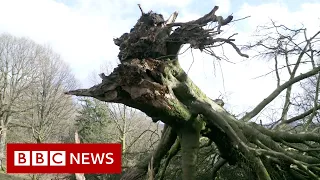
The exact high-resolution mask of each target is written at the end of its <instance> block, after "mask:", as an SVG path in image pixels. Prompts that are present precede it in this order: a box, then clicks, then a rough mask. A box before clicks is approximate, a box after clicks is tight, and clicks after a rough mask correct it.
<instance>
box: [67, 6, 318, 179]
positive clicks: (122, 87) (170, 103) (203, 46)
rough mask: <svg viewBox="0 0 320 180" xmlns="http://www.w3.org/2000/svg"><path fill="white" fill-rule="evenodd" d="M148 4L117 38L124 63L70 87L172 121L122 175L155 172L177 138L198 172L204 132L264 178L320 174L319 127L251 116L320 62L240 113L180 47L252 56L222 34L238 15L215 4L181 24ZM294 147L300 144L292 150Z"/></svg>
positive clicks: (191, 169)
mask: <svg viewBox="0 0 320 180" xmlns="http://www.w3.org/2000/svg"><path fill="white" fill-rule="evenodd" d="M139 7H140V6H139ZM140 10H141V12H142V15H141V17H140V19H139V20H138V21H137V23H136V24H135V26H134V27H133V28H132V29H131V30H130V33H124V34H123V35H122V36H121V37H120V38H117V39H114V43H115V44H116V45H117V46H119V48H120V52H119V55H118V58H119V60H120V64H119V65H118V67H117V68H115V69H114V70H113V72H112V73H111V74H110V75H108V76H106V75H104V74H101V75H100V77H101V78H102V82H101V83H100V84H98V85H96V86H93V87H91V88H89V89H78V90H73V91H70V92H67V94H70V95H76V96H87V97H93V98H96V99H99V100H101V101H105V102H114V103H122V104H125V105H127V106H130V107H133V108H136V109H139V110H141V111H143V112H144V113H146V114H147V115H148V116H150V117H151V118H152V120H153V121H154V122H157V121H159V120H160V121H162V122H163V123H165V124H166V127H165V129H164V131H163V134H162V138H161V141H160V143H159V145H158V148H157V149H156V150H155V152H154V153H153V154H150V155H149V156H148V157H146V158H145V159H144V160H143V161H141V162H140V163H139V164H138V165H137V166H136V167H134V168H132V169H129V170H127V171H126V172H124V174H123V176H122V179H126V180H128V179H142V178H143V177H144V176H146V174H147V172H148V171H149V172H150V171H152V172H151V173H148V174H149V175H150V174H151V175H152V176H155V174H157V173H158V172H159V166H160V161H161V159H163V158H164V157H165V155H166V154H167V153H168V152H169V154H170V153H171V152H172V148H176V143H179V144H180V147H181V154H182V170H183V175H182V177H183V179H184V180H189V179H190V180H193V179H196V177H195V168H196V167H195V164H196V159H197V152H198V150H199V138H200V137H201V136H203V137H207V138H209V139H210V140H212V141H213V142H214V143H215V145H216V147H217V148H218V150H219V155H220V156H221V158H222V159H223V160H221V161H225V162H228V163H229V164H230V165H235V164H237V165H239V166H242V165H243V166H249V167H250V169H251V171H252V172H253V173H254V174H255V176H256V179H260V180H270V179H275V177H282V178H284V177H285V178H286V179H319V175H320V169H319V168H320V159H319V158H320V157H319V155H318V154H319V153H318V154H316V153H312V152H315V151H317V152H319V150H320V149H319V147H320V146H319V143H320V136H319V135H318V134H316V133H312V132H309V133H301V134H292V133H289V132H286V131H279V130H270V129H267V128H265V127H263V126H260V125H258V124H255V123H252V122H249V121H250V120H251V119H252V118H254V117H255V116H256V115H257V114H259V112H261V110H262V109H263V108H264V107H265V106H266V105H268V104H269V103H270V102H271V101H273V100H274V99H275V98H276V97H277V96H279V94H280V93H281V92H282V91H284V90H285V89H287V88H288V87H290V86H291V85H293V84H294V83H297V82H299V81H301V80H303V79H305V78H308V77H311V76H314V75H316V74H317V73H318V72H319V71H320V67H314V68H312V69H311V70H310V71H308V72H306V73H303V74H300V75H297V76H295V77H292V78H291V79H290V80H289V81H287V82H285V83H283V84H282V85H279V86H278V87H277V89H275V90H274V91H273V92H272V93H271V94H270V96H268V97H267V98H265V99H264V100H263V101H262V102H261V103H259V104H258V105H257V106H256V107H255V108H254V109H253V110H252V111H250V112H248V113H246V115H245V116H243V117H242V118H241V119H240V120H238V119H236V118H235V117H234V116H232V115H231V114H229V113H228V112H227V111H226V110H225V109H224V108H223V107H222V106H223V103H222V104H221V101H213V100H211V99H210V98H208V97H207V96H206V95H205V94H204V93H203V92H202V91H201V90H200V89H199V88H198V87H197V86H196V85H195V84H194V83H193V82H192V81H191V79H189V77H188V75H187V74H186V73H185V72H184V70H183V69H182V68H181V67H180V65H179V61H178V52H179V50H180V48H181V46H182V45H183V44H190V46H191V48H194V49H199V50H201V51H203V52H206V53H209V54H211V55H213V56H216V55H215V54H214V52H213V51H212V50H211V48H214V47H217V46H221V45H223V44H227V45H230V46H232V47H233V48H234V50H235V51H236V52H237V53H238V54H239V55H240V56H242V57H246V58H248V57H249V56H248V55H246V54H244V53H242V52H241V51H240V49H239V48H238V47H237V45H236V44H235V43H234V41H235V39H234V38H232V37H233V36H231V37H229V38H220V37H219V38H218V37H216V36H217V35H218V34H220V32H221V28H222V27H223V26H225V25H227V24H228V23H230V22H231V21H232V19H233V17H232V16H231V15H230V16H228V17H227V18H223V17H221V16H217V15H216V14H215V13H216V11H217V10H218V6H215V7H214V8H213V9H212V11H211V12H209V13H208V14H206V15H204V16H203V17H201V18H199V19H197V20H194V21H189V22H186V23H176V22H175V19H176V17H177V15H178V13H176V12H175V13H173V14H172V15H171V17H170V18H169V19H168V20H166V21H165V20H164V18H163V16H162V15H161V14H157V13H154V12H152V11H150V12H148V13H145V12H143V10H142V9H141V7H140ZM211 22H217V24H218V25H217V26H216V27H214V28H212V29H205V28H204V26H206V25H207V24H208V23H211ZM173 27H175V29H174V30H173ZM302 53H303V52H302ZM177 141H178V142H177ZM175 142H176V143H175ZM310 142H312V143H311V144H310ZM296 143H299V144H300V145H303V146H305V145H309V146H307V147H305V148H299V147H300V146H294V145H293V144H296ZM318 146H319V147H318ZM286 147H291V148H293V147H296V149H295V150H294V151H292V150H288V148H286ZM221 161H219V162H217V163H220V164H221V165H217V167H218V168H216V169H215V171H217V170H218V169H219V168H220V167H221V166H223V164H224V163H221ZM150 167H151V168H150ZM161 173H162V172H161Z"/></svg>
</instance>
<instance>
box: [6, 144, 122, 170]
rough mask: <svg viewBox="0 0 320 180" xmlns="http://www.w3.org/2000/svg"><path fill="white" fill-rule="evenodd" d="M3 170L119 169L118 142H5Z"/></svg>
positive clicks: (119, 151)
mask: <svg viewBox="0 0 320 180" xmlns="http://www.w3.org/2000/svg"><path fill="white" fill-rule="evenodd" d="M7 173H90V174H94V173H104V174H119V173H121V144H7Z"/></svg>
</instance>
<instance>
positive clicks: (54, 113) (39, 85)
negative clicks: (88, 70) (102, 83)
mask: <svg viewBox="0 0 320 180" xmlns="http://www.w3.org/2000/svg"><path fill="white" fill-rule="evenodd" d="M34 68H35V69H37V74H38V76H37V77H35V82H34V83H33V85H32V86H31V87H30V88H29V90H28V91H27V92H25V93H24V102H25V103H26V104H28V105H29V106H31V107H32V109H30V110H28V111H26V112H23V113H20V114H19V115H18V116H17V118H16V120H15V121H12V122H11V125H10V126H11V127H25V128H27V130H29V131H28V132H29V133H30V137H31V139H32V141H33V142H37V143H41V142H48V141H51V142H52V141H54V142H57V141H58V140H59V136H61V135H63V131H65V130H66V129H67V127H68V126H69V125H71V124H72V121H73V120H74V117H75V103H74V102H73V100H72V98H70V97H67V96H66V95H65V94H64V93H63V92H64V91H65V90H68V89H71V88H74V87H76V80H75V78H74V76H73V75H72V74H71V73H70V68H69V67H68V65H67V64H66V63H64V62H63V61H62V60H61V58H60V56H59V55H58V54H56V53H54V52H53V51H52V49H51V48H50V47H45V46H43V47H42V51H41V54H40V58H39V60H38V61H37V66H35V67H34ZM26 106H27V105H26ZM24 136H25V135H24Z"/></svg>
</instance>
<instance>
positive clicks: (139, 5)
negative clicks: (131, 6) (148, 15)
mask: <svg viewBox="0 0 320 180" xmlns="http://www.w3.org/2000/svg"><path fill="white" fill-rule="evenodd" d="M138 7H139V9H140V11H141V14H142V15H144V12H143V10H142V8H141V4H138Z"/></svg>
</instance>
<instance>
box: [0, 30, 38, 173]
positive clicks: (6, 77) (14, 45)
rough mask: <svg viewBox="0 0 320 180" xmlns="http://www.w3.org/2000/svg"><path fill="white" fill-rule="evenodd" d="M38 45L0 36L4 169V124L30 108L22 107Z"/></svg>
mask: <svg viewBox="0 0 320 180" xmlns="http://www.w3.org/2000/svg"><path fill="white" fill-rule="evenodd" d="M40 51H41V50H40V47H39V46H38V45H37V44H36V43H34V42H33V41H31V40H30V39H27V38H17V37H13V36H11V35H9V34H2V35H1V36H0V166H1V167H2V168H3V159H4V158H5V154H4V151H5V143H6V137H7V127H8V125H9V123H10V122H11V120H12V116H13V115H14V114H17V113H20V112H24V111H27V110H29V109H30V108H32V107H31V106H24V105H21V104H23V95H24V94H25V92H27V91H28V90H29V89H30V87H31V86H32V85H33V84H34V83H35V79H36V77H37V69H36V68H34V67H36V61H37V60H38V59H39V58H40Z"/></svg>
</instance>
